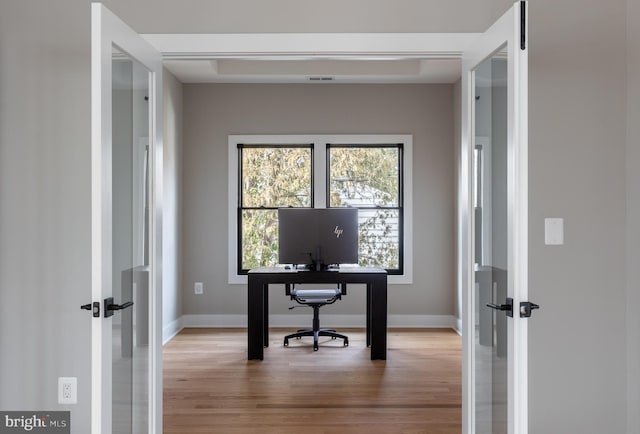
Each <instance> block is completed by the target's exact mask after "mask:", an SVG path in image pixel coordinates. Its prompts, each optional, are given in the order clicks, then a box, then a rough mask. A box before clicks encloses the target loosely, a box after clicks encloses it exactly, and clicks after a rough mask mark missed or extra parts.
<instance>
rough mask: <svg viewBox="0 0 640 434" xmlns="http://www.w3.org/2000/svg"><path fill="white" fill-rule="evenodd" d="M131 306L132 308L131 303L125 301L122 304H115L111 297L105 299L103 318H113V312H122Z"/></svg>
mask: <svg viewBox="0 0 640 434" xmlns="http://www.w3.org/2000/svg"><path fill="white" fill-rule="evenodd" d="M131 306H133V301H127V302H126V303H124V304H115V303H114V302H113V297H109V298H105V299H104V317H105V318H109V317H110V316H113V312H114V311H116V310H123V309H126V308H128V307H131Z"/></svg>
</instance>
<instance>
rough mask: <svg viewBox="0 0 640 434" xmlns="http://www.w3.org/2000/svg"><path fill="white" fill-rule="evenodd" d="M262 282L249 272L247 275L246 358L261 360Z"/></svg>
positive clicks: (263, 308) (263, 307)
mask: <svg viewBox="0 0 640 434" xmlns="http://www.w3.org/2000/svg"><path fill="white" fill-rule="evenodd" d="M264 287H265V285H264V284H263V282H262V281H261V280H260V279H258V278H256V277H255V276H252V275H251V274H249V277H248V294H247V295H248V296H247V299H248V307H247V317H248V318H247V319H248V321H247V337H248V355H247V357H248V359H249V360H254V359H258V360H263V358H264V338H265V336H264V330H265V329H264V312H265V309H266V306H265V297H264V292H265V289H264Z"/></svg>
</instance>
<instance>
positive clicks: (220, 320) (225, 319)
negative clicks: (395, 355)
mask: <svg viewBox="0 0 640 434" xmlns="http://www.w3.org/2000/svg"><path fill="white" fill-rule="evenodd" d="M320 321H321V324H322V326H323V327H324V326H331V327H365V324H366V317H365V315H331V314H327V315H322V316H321V318H320ZM307 323H309V324H311V316H310V315H293V314H292V315H286V314H285V315H269V326H270V327H301V326H304V325H306V324H307ZM387 326H388V327H389V328H451V329H456V328H457V322H456V318H455V317H454V316H453V315H389V316H388V317H387ZM182 327H183V328H184V327H213V328H216V327H220V328H224V327H247V316H246V315H184V316H183V317H182Z"/></svg>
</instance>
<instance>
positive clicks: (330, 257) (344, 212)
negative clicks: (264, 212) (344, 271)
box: [278, 208, 358, 270]
mask: <svg viewBox="0 0 640 434" xmlns="http://www.w3.org/2000/svg"><path fill="white" fill-rule="evenodd" d="M278 226H279V229H278V237H279V258H278V259H279V262H280V263H281V264H294V265H297V266H300V265H305V266H308V267H310V268H312V269H315V270H322V269H326V268H328V267H329V266H332V265H337V264H357V263H358V210H357V209H356V208H280V209H278Z"/></svg>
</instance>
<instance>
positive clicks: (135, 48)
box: [91, 3, 162, 434]
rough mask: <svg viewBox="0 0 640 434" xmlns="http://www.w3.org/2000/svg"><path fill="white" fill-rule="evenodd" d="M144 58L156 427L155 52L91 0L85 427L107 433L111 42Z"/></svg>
mask: <svg viewBox="0 0 640 434" xmlns="http://www.w3.org/2000/svg"><path fill="white" fill-rule="evenodd" d="M113 45H116V46H118V47H119V49H121V50H122V51H123V52H125V53H127V54H128V55H129V56H130V57H132V58H134V59H136V60H137V61H138V62H140V63H141V64H142V65H144V66H145V67H146V68H147V69H148V70H149V71H150V72H149V80H150V81H149V83H150V95H149V96H150V104H149V118H150V134H151V137H149V142H150V144H151V146H150V152H149V168H150V170H149V172H150V173H149V184H150V185H151V186H152V188H151V189H150V190H151V191H150V197H149V209H150V214H151V218H150V227H149V240H150V244H149V252H150V255H149V261H150V269H151V270H152V273H151V275H150V276H149V303H150V306H151V309H150V327H149V342H150V345H151V348H150V354H149V357H150V362H149V363H150V366H149V373H150V374H149V375H150V378H149V397H150V398H149V424H150V432H161V431H162V266H161V264H162V238H161V237H162V200H161V199H162V57H161V56H160V54H159V53H158V52H157V51H156V50H155V49H154V48H153V47H152V46H150V45H149V44H148V43H147V42H146V41H145V40H144V39H143V38H141V37H140V35H138V34H137V33H135V32H134V31H133V30H132V29H131V28H130V27H128V26H127V25H126V24H125V23H123V22H122V21H121V20H120V19H119V18H118V17H117V16H115V15H114V14H113V13H111V12H110V11H109V10H108V9H107V8H105V7H104V6H103V5H102V4H100V3H93V4H92V5H91V295H92V300H93V301H94V302H99V303H100V317H99V318H92V322H91V348H92V350H91V351H92V353H91V360H92V362H91V371H92V375H91V378H92V380H91V432H92V433H93V434H110V433H111V431H112V429H111V428H112V427H111V414H112V413H111V398H112V394H111V384H112V375H111V357H112V355H111V345H112V341H111V339H112V337H111V335H112V334H111V319H105V318H104V312H103V310H104V306H103V300H104V299H105V298H106V297H109V296H111V292H112V282H111V280H112V273H111V269H112V268H111V266H112V265H111V254H110V252H111V237H112V233H111V231H112V217H111V213H112V205H111V201H112V196H111V181H112V175H111V140H112V137H111V136H112V132H111V128H112V120H111V117H112V113H111V110H112V95H111V86H112V81H111V80H112V65H111V61H112V46H113Z"/></svg>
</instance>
